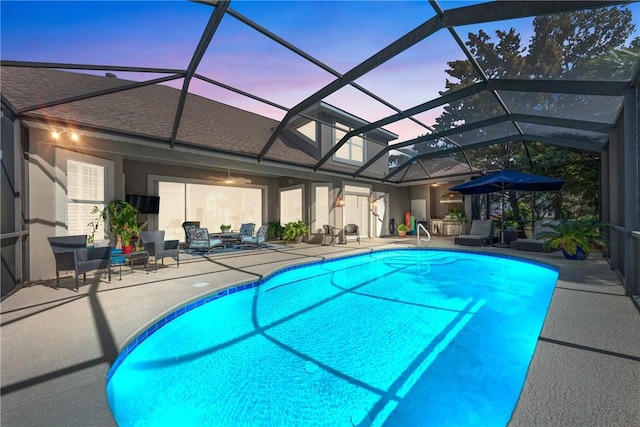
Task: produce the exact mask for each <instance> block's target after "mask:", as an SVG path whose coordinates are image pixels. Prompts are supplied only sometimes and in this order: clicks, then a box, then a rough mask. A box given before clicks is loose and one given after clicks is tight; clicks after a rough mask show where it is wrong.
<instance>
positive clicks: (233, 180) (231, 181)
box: [209, 168, 251, 185]
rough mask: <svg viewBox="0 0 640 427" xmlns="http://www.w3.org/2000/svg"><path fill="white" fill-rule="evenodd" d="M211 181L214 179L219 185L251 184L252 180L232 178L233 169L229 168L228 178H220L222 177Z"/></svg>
mask: <svg viewBox="0 0 640 427" xmlns="http://www.w3.org/2000/svg"><path fill="white" fill-rule="evenodd" d="M209 178H211V179H213V180H214V181H215V182H217V183H219V184H227V185H229V184H251V180H250V179H249V178H242V177H238V176H231V169H228V168H227V176H226V177H223V178H220V177H217V176H215V177H213V176H212V177H209Z"/></svg>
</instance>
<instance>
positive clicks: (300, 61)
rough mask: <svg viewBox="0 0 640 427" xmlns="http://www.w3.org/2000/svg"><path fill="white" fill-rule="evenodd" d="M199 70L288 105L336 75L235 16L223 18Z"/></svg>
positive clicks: (249, 91) (218, 79)
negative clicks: (241, 21)
mask: <svg viewBox="0 0 640 427" xmlns="http://www.w3.org/2000/svg"><path fill="white" fill-rule="evenodd" d="M197 73H198V74H200V75H203V76H206V77H208V78H211V79H213V80H216V81H219V82H221V83H224V84H227V85H229V86H232V87H234V88H236V89H240V90H242V91H245V92H248V93H251V94H253V95H256V96H258V97H261V98H264V99H268V100H270V101H272V102H274V103H276V104H279V105H282V106H285V107H292V106H294V105H296V104H297V103H298V102H300V101H301V100H303V99H304V98H306V97H307V96H308V94H309V93H312V92H315V91H316V90H318V89H320V88H321V87H323V86H325V85H327V84H328V83H330V82H331V81H332V80H334V79H335V77H334V76H333V75H331V74H330V73H328V72H326V71H324V70H322V69H321V68H319V67H317V66H316V65H314V64H312V63H311V62H309V61H307V60H306V59H304V58H302V57H301V56H299V55H297V54H296V53H294V52H292V51H291V50H289V49H287V48H286V47H284V46H282V45H281V44H279V43H276V42H275V41H273V40H271V39H269V38H267V37H265V36H264V35H262V34H260V33H258V32H257V31H255V30H254V29H252V28H250V27H248V26H246V25H244V24H243V23H240V22H239V21H237V20H236V19H234V18H233V17H231V16H225V17H224V18H223V19H222V22H221V23H220V26H219V27H218V29H217V31H216V33H215V34H214V36H213V39H212V40H211V43H210V45H209V47H208V48H207V51H206V53H205V54H204V56H203V57H202V61H201V62H200V64H199V66H198V69H197ZM217 99H218V100H220V101H222V102H225V98H217Z"/></svg>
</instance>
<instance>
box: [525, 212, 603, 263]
mask: <svg viewBox="0 0 640 427" xmlns="http://www.w3.org/2000/svg"><path fill="white" fill-rule="evenodd" d="M601 226H602V224H600V223H599V222H598V221H596V220H594V219H575V220H560V221H558V223H557V224H547V227H549V228H550V229H551V230H552V231H547V232H544V233H540V235H538V237H537V238H539V239H548V241H547V243H545V248H547V249H548V248H551V249H562V253H563V254H564V256H565V258H567V259H575V260H584V259H587V257H588V256H589V254H590V253H591V252H593V250H594V249H595V248H596V247H599V248H602V249H606V248H607V244H606V242H605V241H604V237H603V236H602V234H601V233H600V227H601Z"/></svg>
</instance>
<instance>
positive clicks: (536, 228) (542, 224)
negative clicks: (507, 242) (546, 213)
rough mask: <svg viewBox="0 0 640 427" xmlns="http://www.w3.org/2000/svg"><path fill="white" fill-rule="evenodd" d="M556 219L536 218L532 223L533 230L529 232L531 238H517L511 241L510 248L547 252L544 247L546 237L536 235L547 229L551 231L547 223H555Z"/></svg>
mask: <svg viewBox="0 0 640 427" xmlns="http://www.w3.org/2000/svg"><path fill="white" fill-rule="evenodd" d="M557 223H558V221H554V220H551V221H549V220H547V221H544V220H538V221H536V222H535V223H534V224H533V232H532V233H531V238H530V239H529V238H528V239H523V238H519V239H516V240H512V241H511V249H517V250H519V251H531V252H543V251H544V252H548V250H546V249H545V248H544V244H545V243H546V242H547V239H540V238H539V237H538V236H539V235H540V234H542V233H546V232H549V231H553V229H551V228H549V227H548V225H549V224H557Z"/></svg>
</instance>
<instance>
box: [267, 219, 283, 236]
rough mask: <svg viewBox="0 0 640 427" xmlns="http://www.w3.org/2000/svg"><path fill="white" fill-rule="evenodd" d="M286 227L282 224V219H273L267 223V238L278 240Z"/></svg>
mask: <svg viewBox="0 0 640 427" xmlns="http://www.w3.org/2000/svg"><path fill="white" fill-rule="evenodd" d="M283 229H284V228H283V227H282V226H281V225H280V221H271V222H268V223H267V238H268V239H269V240H277V239H279V238H280V236H282V230H283Z"/></svg>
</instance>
